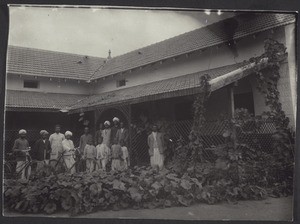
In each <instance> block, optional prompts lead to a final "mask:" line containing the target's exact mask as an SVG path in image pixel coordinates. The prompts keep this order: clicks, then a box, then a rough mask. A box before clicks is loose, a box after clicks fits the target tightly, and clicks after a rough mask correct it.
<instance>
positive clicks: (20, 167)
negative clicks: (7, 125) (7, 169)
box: [12, 129, 31, 179]
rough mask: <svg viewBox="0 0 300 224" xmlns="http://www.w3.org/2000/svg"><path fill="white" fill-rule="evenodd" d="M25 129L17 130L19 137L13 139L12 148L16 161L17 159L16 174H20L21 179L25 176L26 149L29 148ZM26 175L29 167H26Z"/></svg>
mask: <svg viewBox="0 0 300 224" xmlns="http://www.w3.org/2000/svg"><path fill="white" fill-rule="evenodd" d="M26 134H27V132H26V130H24V129H21V130H20V131H19V136H20V137H19V138H18V139H16V140H15V142H14V146H13V148H12V151H13V152H14V153H15V155H16V161H17V166H16V171H17V173H18V174H21V179H26V176H25V164H26V159H27V158H26V151H28V150H29V143H28V141H27V139H26ZM28 169H29V170H28V173H27V174H28V175H30V172H31V170H30V169H31V168H30V167H28Z"/></svg>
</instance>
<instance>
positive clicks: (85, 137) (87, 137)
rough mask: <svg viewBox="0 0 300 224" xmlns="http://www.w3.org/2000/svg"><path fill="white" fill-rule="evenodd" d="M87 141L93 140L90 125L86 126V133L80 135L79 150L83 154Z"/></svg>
mask: <svg viewBox="0 0 300 224" xmlns="http://www.w3.org/2000/svg"><path fill="white" fill-rule="evenodd" d="M87 142H93V136H92V135H91V134H90V129H89V127H85V128H84V134H83V135H81V137H80V142H79V151H80V153H81V155H83V151H84V148H85V146H86V143H87Z"/></svg>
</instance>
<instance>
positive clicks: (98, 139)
mask: <svg viewBox="0 0 300 224" xmlns="http://www.w3.org/2000/svg"><path fill="white" fill-rule="evenodd" d="M102 131H103V124H102V123H100V124H99V130H98V131H96V134H95V146H97V145H99V144H101V143H102V140H103V138H102Z"/></svg>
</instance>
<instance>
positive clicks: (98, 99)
mask: <svg viewBox="0 0 300 224" xmlns="http://www.w3.org/2000/svg"><path fill="white" fill-rule="evenodd" d="M244 65H245V63H238V64H233V65H229V66H224V67H220V68H215V69H211V70H207V71H202V72H197V73H193V74H188V75H183V76H180V77H176V78H171V79H165V80H160V81H155V82H151V83H147V84H144V85H139V86H133V87H127V88H123V89H119V90H115V91H111V92H105V93H101V94H96V95H92V96H89V97H87V98H84V99H82V100H80V101H79V102H78V103H77V104H74V105H73V106H72V107H71V110H74V111H76V110H77V109H79V108H89V107H94V106H101V105H109V104H116V103H119V102H123V103H126V102H129V101H134V100H140V102H141V101H143V99H146V98H147V97H156V96H158V95H164V94H166V93H174V92H176V91H183V90H189V89H193V88H196V87H199V85H200V79H199V78H200V77H201V76H203V75H204V74H208V75H209V76H210V78H211V79H214V78H216V77H218V76H221V75H224V74H227V73H229V72H231V71H234V70H236V69H238V68H240V67H242V66H244ZM147 100H149V98H147Z"/></svg>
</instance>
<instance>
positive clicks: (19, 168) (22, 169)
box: [16, 161, 31, 180]
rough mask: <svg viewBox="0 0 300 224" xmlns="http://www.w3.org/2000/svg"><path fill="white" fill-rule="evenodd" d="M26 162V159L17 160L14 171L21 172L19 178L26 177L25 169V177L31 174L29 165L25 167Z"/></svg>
mask: <svg viewBox="0 0 300 224" xmlns="http://www.w3.org/2000/svg"><path fill="white" fill-rule="evenodd" d="M26 163H27V161H17V166H16V172H17V173H18V174H21V177H20V178H21V179H24V180H25V179H26V171H27V175H28V176H27V178H29V176H30V174H31V166H28V167H27V168H26Z"/></svg>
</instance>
